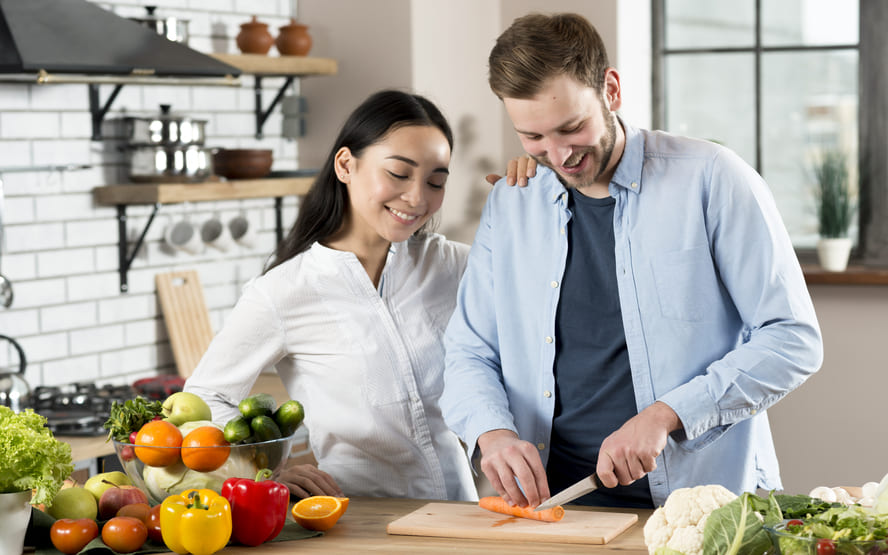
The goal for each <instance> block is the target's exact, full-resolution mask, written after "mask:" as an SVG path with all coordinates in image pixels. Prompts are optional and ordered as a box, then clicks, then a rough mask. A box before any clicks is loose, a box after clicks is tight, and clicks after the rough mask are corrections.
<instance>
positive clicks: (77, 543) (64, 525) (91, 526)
mask: <svg viewBox="0 0 888 555" xmlns="http://www.w3.org/2000/svg"><path fill="white" fill-rule="evenodd" d="M98 536H99V525H98V524H96V521H95V520H93V519H91V518H76V519H75V518H60V519H59V520H57V521H55V522H53V523H52V527H51V528H50V529H49V539H50V540H52V545H54V546H55V548H56V549H58V550H59V551H61V552H62V553H65V554H67V555H73V554H74V553H77V552H79V551H80V550H81V549H83V548H84V547H85V546H86V544H88V543H89V542H91V541H93V540H94V539H96V538H97V537H98Z"/></svg>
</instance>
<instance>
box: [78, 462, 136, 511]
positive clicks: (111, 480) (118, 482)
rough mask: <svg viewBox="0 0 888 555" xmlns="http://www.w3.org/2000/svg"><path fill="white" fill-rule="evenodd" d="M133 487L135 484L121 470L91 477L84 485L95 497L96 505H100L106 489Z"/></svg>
mask: <svg viewBox="0 0 888 555" xmlns="http://www.w3.org/2000/svg"><path fill="white" fill-rule="evenodd" d="M131 485H133V482H132V480H130V479H129V476H127V475H126V474H124V473H123V472H120V471H119V470H115V471H114V472H102V473H99V474H96V475H95V476H91V477H90V478H89V479H88V480H87V481H86V483H85V484H83V487H84V489H86V490H87V491H89V492H90V493H92V494H93V496H95V498H96V503H98V502H99V499H101V498H102V494H103V493H105V490H106V489H108V488H113V487H114V486H131Z"/></svg>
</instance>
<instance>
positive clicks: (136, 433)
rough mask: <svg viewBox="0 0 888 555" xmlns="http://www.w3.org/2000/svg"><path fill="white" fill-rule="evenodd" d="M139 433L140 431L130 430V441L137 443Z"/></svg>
mask: <svg viewBox="0 0 888 555" xmlns="http://www.w3.org/2000/svg"><path fill="white" fill-rule="evenodd" d="M138 433H139V432H138V431H132V432H130V436H129V442H130V443H135V442H136V435H138Z"/></svg>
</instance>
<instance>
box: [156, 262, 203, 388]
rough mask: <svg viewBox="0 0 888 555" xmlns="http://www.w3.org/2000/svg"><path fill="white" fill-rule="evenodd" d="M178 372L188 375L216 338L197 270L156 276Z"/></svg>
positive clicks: (158, 294) (181, 374)
mask: <svg viewBox="0 0 888 555" xmlns="http://www.w3.org/2000/svg"><path fill="white" fill-rule="evenodd" d="M154 283H155V285H156V286H157V296H158V298H159V299H160V308H161V310H162V311H163V320H164V322H165V323H166V327H167V333H168V334H169V336H170V346H171V347H172V348H173V357H174V358H175V359H176V368H178V370H179V375H180V376H182V377H183V378H188V377H189V376H191V374H193V373H194V369H195V368H196V367H197V363H198V362H200V358H201V357H202V356H203V354H204V352H205V351H206V350H207V347H209V345H210V341H212V339H213V327H212V325H211V324H210V313H209V311H208V310H207V303H206V301H205V300H204V294H203V287H202V286H201V284H200V278H199V277H198V276H197V272H196V271H194V270H188V271H184V272H170V273H167V274H157V275H156V276H154Z"/></svg>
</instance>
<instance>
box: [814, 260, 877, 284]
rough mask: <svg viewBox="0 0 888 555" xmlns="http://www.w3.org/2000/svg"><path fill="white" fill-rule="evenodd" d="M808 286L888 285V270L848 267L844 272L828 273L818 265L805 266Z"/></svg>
mask: <svg viewBox="0 0 888 555" xmlns="http://www.w3.org/2000/svg"><path fill="white" fill-rule="evenodd" d="M802 271H803V272H804V273H805V282H807V284H808V285H888V268H867V267H864V266H848V269H847V270H845V271H844V272H827V271H826V270H824V269H823V268H821V267H820V266H817V265H807V264H806V265H803V266H802Z"/></svg>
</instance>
